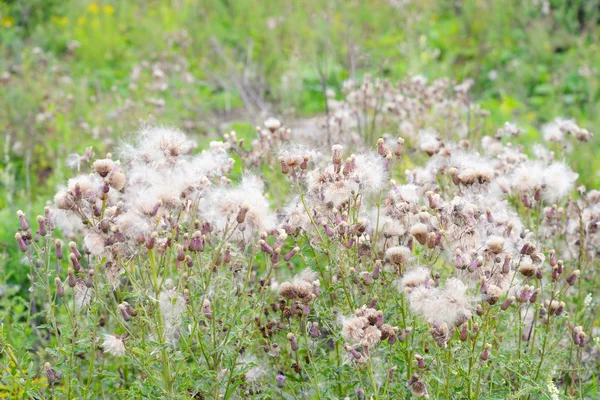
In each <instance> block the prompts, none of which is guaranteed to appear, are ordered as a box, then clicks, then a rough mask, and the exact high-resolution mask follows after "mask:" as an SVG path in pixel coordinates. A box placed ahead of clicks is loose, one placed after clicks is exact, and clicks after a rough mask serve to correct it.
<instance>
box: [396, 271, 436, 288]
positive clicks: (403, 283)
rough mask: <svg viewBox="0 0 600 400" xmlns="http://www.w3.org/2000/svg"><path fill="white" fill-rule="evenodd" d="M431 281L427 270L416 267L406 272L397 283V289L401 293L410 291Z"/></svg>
mask: <svg viewBox="0 0 600 400" xmlns="http://www.w3.org/2000/svg"><path fill="white" fill-rule="evenodd" d="M430 279H431V273H430V272H429V270H428V269H427V268H424V267H417V268H414V269H411V270H410V271H408V272H406V273H405V274H404V276H403V277H402V279H400V281H399V282H398V289H399V290H400V291H402V292H406V291H410V289H412V288H415V287H417V286H421V285H424V284H425V285H426V283H427V282H428V281H429V280H430Z"/></svg>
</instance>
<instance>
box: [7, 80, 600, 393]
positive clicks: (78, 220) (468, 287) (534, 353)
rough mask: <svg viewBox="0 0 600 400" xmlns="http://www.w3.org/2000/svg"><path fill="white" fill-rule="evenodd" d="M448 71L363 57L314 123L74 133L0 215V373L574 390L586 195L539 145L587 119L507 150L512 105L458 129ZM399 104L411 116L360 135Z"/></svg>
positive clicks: (53, 388) (579, 360) (560, 141)
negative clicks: (13, 277)
mask: <svg viewBox="0 0 600 400" xmlns="http://www.w3.org/2000/svg"><path fill="white" fill-rule="evenodd" d="M349 87H350V86H349ZM450 88H452V90H451V92H452V95H451V96H450V97H449V98H447V97H445V95H446V93H447V91H448V90H449V89H450ZM467 91H468V84H464V83H463V84H460V85H455V86H451V85H450V83H449V81H447V80H442V81H436V82H434V83H432V84H431V85H427V84H426V83H425V82H423V81H422V79H421V78H415V79H412V80H411V81H410V82H408V83H401V84H399V85H398V86H394V85H389V84H387V83H383V82H375V83H373V82H371V81H368V80H367V81H365V82H364V83H363V84H362V85H361V86H360V88H358V89H352V90H350V89H348V92H347V97H346V99H345V100H344V101H343V104H342V105H339V109H338V110H346V111H344V112H342V113H341V114H339V113H338V114H336V113H334V117H332V118H338V120H337V122H338V125H337V126H338V127H342V128H340V129H339V130H338V131H336V135H334V136H332V137H333V138H335V139H336V140H337V143H335V144H332V145H331V146H329V145H327V146H324V145H322V146H321V147H311V141H305V140H303V138H305V136H304V135H303V134H302V132H300V133H298V134H296V133H295V132H294V130H293V129H289V128H287V127H285V126H284V124H283V123H282V122H280V121H279V120H275V119H269V120H268V121H266V122H265V126H264V127H259V128H257V139H256V140H254V141H252V142H251V143H244V142H243V141H242V140H240V139H238V138H237V135H236V134H235V133H231V134H228V135H226V136H225V137H224V140H223V141H215V142H212V143H210V145H209V146H208V148H205V149H202V150H201V151H197V150H196V149H197V146H196V144H195V142H194V141H193V140H191V139H190V138H188V137H187V136H186V135H185V134H183V133H182V132H180V131H177V130H174V129H167V128H160V127H156V128H147V129H143V130H142V131H141V132H139V134H138V135H137V137H136V139H135V140H134V141H133V142H131V143H129V144H125V145H123V146H121V148H120V149H119V151H116V152H113V153H112V154H107V155H105V156H103V157H101V158H94V157H93V155H92V154H91V150H90V151H89V152H88V155H89V157H86V158H85V159H81V160H80V161H81V166H80V170H81V175H78V176H75V177H73V178H71V179H69V180H68V182H67V183H66V186H65V187H64V188H62V189H61V190H59V191H58V193H57V194H56V196H55V197H54V200H53V201H52V202H49V203H48V206H47V207H46V208H45V209H44V210H43V211H42V212H41V214H40V215H39V216H37V217H35V218H33V217H32V216H29V215H26V214H24V213H23V212H19V213H18V215H17V218H16V220H15V221H16V222H15V229H16V233H15V241H16V245H17V246H18V247H19V248H20V250H21V251H22V252H23V256H24V262H25V264H26V265H27V266H28V268H29V269H30V273H29V278H30V280H31V289H30V291H29V294H28V295H29V298H28V310H29V314H28V315H29V317H28V321H27V324H28V325H29V326H30V327H31V328H32V332H34V334H35V348H32V349H27V351H26V352H25V353H26V354H25V355H24V354H23V352H21V351H18V350H19V349H15V348H14V346H12V345H11V340H10V337H9V336H7V335H6V334H3V335H2V342H1V348H0V349H1V350H2V352H3V353H4V354H5V355H7V360H8V361H7V362H6V363H4V369H5V371H6V373H5V376H4V378H3V380H4V382H7V383H9V387H11V388H14V392H13V393H15V396H16V395H17V393H21V394H26V395H27V396H29V397H33V398H54V397H57V398H98V397H102V396H112V395H113V394H114V395H127V396H133V397H134V398H201V399H208V398H214V399H218V398H224V399H230V398H265V399H267V398H269V399H270V398H296V399H299V398H307V399H308V398H310V399H312V398H315V399H328V398H337V399H345V398H355V397H356V398H359V399H366V398H369V399H395V398H418V397H423V398H430V397H431V398H446V399H451V398H453V399H464V398H467V399H479V398H515V399H517V398H523V399H524V398H543V397H551V398H561V396H566V397H573V398H591V397H592V396H593V393H594V392H593V390H594V388H595V385H596V382H595V380H596V379H597V378H596V377H597V376H598V372H599V371H598V362H597V361H598V360H597V358H598V353H597V346H596V344H595V343H594V341H593V340H592V336H593V335H594V327H595V325H596V324H597V317H596V314H597V310H596V305H595V303H594V297H593V294H591V295H589V294H588V291H590V290H593V287H594V285H595V284H596V283H597V280H596V278H595V275H596V271H595V269H596V267H595V266H596V260H595V256H596V253H597V243H598V241H599V239H598V237H597V236H598V235H599V232H598V226H599V224H600V208H599V207H600V206H599V204H600V194H599V192H598V191H594V190H589V191H588V190H587V189H586V188H584V187H581V186H580V187H578V188H577V189H575V187H576V184H577V178H578V175H577V174H576V173H575V172H573V171H572V170H571V168H570V167H569V164H568V162H567V161H561V160H560V159H558V158H557V156H558V155H559V153H558V151H560V152H561V153H560V155H561V156H563V155H564V156H565V157H566V156H568V154H569V153H568V151H567V149H568V148H569V147H574V146H578V145H580V143H582V142H585V141H587V140H589V139H590V137H591V134H590V133H589V132H588V131H587V130H585V129H583V128H579V127H578V126H577V125H575V123H574V122H573V121H570V122H568V123H566V122H565V121H564V120H557V121H556V122H555V123H554V124H555V125H556V126H552V127H547V128H546V130H547V131H548V130H554V131H556V130H558V131H560V132H561V133H562V134H557V133H556V132H554V131H553V132H554V133H553V134H548V135H544V136H545V137H546V139H548V140H549V142H548V143H549V146H545V145H543V144H538V145H536V146H535V148H534V149H533V151H532V152H527V151H526V150H527V149H525V148H523V147H521V146H518V145H516V144H512V143H511V140H515V139H518V135H519V134H520V132H521V130H520V129H519V128H518V127H516V126H514V125H512V124H506V125H504V126H503V127H501V128H500V129H498V131H496V132H494V133H493V134H492V135H491V136H482V135H481V134H480V131H481V130H482V129H483V126H482V125H479V124H478V123H476V122H474V121H475V119H473V115H475V114H477V115H478V116H481V117H483V116H485V112H483V111H482V110H480V109H479V107H477V106H474V105H472V104H471V103H470V100H469V98H468V95H467V94H466V93H467ZM426 99H437V100H436V101H437V102H438V103H439V104H440V106H439V107H438V106H435V105H433V102H432V101H426ZM445 100H447V101H445ZM367 104H368V107H367V106H366V105H367ZM419 104H428V105H429V106H428V107H425V108H423V107H421V105H419ZM442 105H443V107H442ZM365 107H367V108H368V109H369V110H371V111H370V112H372V114H368V113H369V112H367V111H365V110H366V109H367V108H365ZM334 109H335V106H334ZM409 110H410V111H409ZM475 110H478V111H477V112H475ZM367 115H369V118H371V119H370V121H371V122H372V124H373V125H372V126H373V128H372V130H369V131H367V132H368V134H367V135H364V134H361V130H362V129H363V128H360V127H361V126H362V127H364V124H363V122H364V120H363V119H362V118H364V117H365V116H367ZM357 116H358V117H357ZM407 116H408V117H407ZM356 118H359V121H362V122H360V123H357V124H355V123H354V122H352V121H353V120H356ZM398 118H400V119H405V120H407V121H408V120H411V118H412V120H411V121H413V122H415V123H416V121H419V125H416V124H415V123H412V122H411V124H412V127H413V128H414V129H415V130H416V132H414V134H410V135H405V136H402V137H400V136H398V135H391V134H383V135H381V137H379V138H377V140H375V137H374V136H373V135H374V134H375V132H377V131H379V130H380V129H381V127H382V126H384V127H385V126H388V125H389V124H393V123H392V122H393V121H396V122H397V120H398ZM434 120H435V121H436V122H435V123H431V124H430V122H431V121H434ZM442 120H447V121H449V123H450V122H451V123H450V125H449V128H448V129H447V131H444V132H441V131H439V127H440V126H441V125H440V122H441V121H442ZM394 123H395V122H394ZM361 124H362V125H361ZM427 125H429V126H427ZM328 126H329V127H332V126H335V124H334V123H333V121H330V123H329V124H328ZM459 127H462V128H459ZM406 129H408V128H407V126H406V125H405V126H404V128H403V129H401V130H402V131H403V132H404V131H406ZM321 132H322V131H321ZM322 133H323V132H322ZM312 143H314V141H312ZM552 146H554V147H555V148H556V149H555V150H552ZM557 149H558V151H557ZM530 154H532V155H530ZM234 157H235V158H237V160H236V159H234ZM565 159H566V158H565ZM236 162H241V163H242V164H243V165H244V166H245V167H246V168H248V170H246V171H244V172H243V173H242V174H239V173H237V172H236V169H235V168H234V166H235V163H236ZM251 168H252V169H254V172H251V171H250V169H251ZM266 168H269V169H271V170H272V171H277V174H278V175H277V176H278V178H277V179H276V180H273V179H271V180H270V181H269V184H268V185H265V183H263V181H262V180H261V178H260V171H261V169H263V170H264V169H266ZM275 185H277V186H283V187H285V191H284V192H285V193H286V195H285V198H273V197H272V196H270V193H271V192H273V191H274V189H275ZM16 354H17V355H16ZM24 360H32V361H33V362H32V363H31V364H30V365H29V366H26V365H24ZM25 370H27V378H23V377H22V374H23V371H25ZM109 393H110V395H109Z"/></svg>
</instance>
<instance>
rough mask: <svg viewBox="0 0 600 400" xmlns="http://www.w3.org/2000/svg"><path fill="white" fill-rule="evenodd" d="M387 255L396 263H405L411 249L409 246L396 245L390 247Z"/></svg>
mask: <svg viewBox="0 0 600 400" xmlns="http://www.w3.org/2000/svg"><path fill="white" fill-rule="evenodd" d="M385 256H386V258H387V259H388V260H390V261H391V262H392V263H394V264H396V265H404V264H406V263H407V262H408V260H409V258H410V256H411V251H410V249H409V248H408V247H404V246H395V247H390V248H388V249H387V250H386V252H385Z"/></svg>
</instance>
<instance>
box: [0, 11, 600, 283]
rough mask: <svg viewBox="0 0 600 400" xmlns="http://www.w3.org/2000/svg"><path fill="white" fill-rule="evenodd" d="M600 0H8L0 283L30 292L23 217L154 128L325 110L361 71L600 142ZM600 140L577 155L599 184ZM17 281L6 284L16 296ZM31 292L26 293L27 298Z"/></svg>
mask: <svg viewBox="0 0 600 400" xmlns="http://www.w3.org/2000/svg"><path fill="white" fill-rule="evenodd" d="M599 27H600V1H598V0H463V1H459V0H456V1H442V0H438V1H432V0H419V1H417V0H364V1H355V0H328V1H323V0H277V1H275V0H273V1H271V0H269V1H257V0H179V1H166V0H152V1H150V0H127V1H116V0H114V1H109V0H106V1H93V2H92V1H82V0H23V1H19V0H12V1H6V0H4V1H2V2H0V46H1V47H0V93H1V94H0V142H1V143H2V146H0V150H1V154H0V176H1V184H0V185H1V186H0V277H1V282H0V283H1V284H2V288H3V291H4V290H5V288H10V287H14V288H15V290H19V284H22V283H23V282H25V277H26V273H27V271H26V270H25V269H24V268H23V267H22V265H21V263H20V255H19V254H18V253H17V249H16V246H15V244H14V238H13V235H14V229H15V227H16V223H17V220H16V218H15V212H16V210H17V209H19V208H23V209H24V211H25V212H26V214H28V215H33V214H32V213H33V212H35V211H36V210H40V209H41V208H42V207H43V205H44V203H45V202H46V201H48V200H49V199H51V198H52V194H53V193H54V192H55V191H56V188H57V187H58V186H59V185H60V183H62V182H64V181H65V180H66V178H67V177H68V176H70V174H71V173H72V171H71V169H72V168H75V169H76V167H77V166H76V165H72V163H71V165H69V162H68V161H69V160H72V159H73V158H72V157H71V158H70V157H69V155H70V154H73V153H78V154H82V153H84V151H85V149H86V148H87V147H89V146H93V149H94V151H95V153H96V154H97V155H102V154H104V153H106V152H107V151H112V150H113V149H114V148H115V146H116V145H117V144H118V143H119V141H120V140H126V139H127V137H129V136H130V135H132V134H134V133H135V131H136V129H138V128H139V127H140V126H141V125H144V124H161V125H169V126H176V127H179V128H181V129H182V130H184V131H185V132H186V133H188V134H190V135H192V136H194V137H195V138H196V139H197V140H198V141H199V142H200V143H206V142H208V141H209V140H210V139H211V138H214V137H218V136H219V135H222V134H223V133H224V132H227V131H229V130H236V132H237V134H238V136H241V137H245V136H247V137H251V135H252V134H253V133H254V126H255V125H256V124H257V123H258V122H260V121H262V120H264V119H265V118H266V117H269V116H277V117H278V118H280V119H282V120H284V121H285V122H286V124H287V125H291V126H293V125H294V124H295V123H299V124H301V123H303V121H310V120H311V118H313V117H315V116H318V115H321V114H323V113H324V112H325V105H326V102H325V93H326V92H331V91H333V93H334V95H335V96H338V97H339V96H341V94H340V93H341V89H342V87H343V83H344V81H346V80H348V79H354V80H360V79H362V77H363V76H364V75H365V74H371V76H373V77H378V78H385V79H389V80H391V81H396V80H400V79H403V78H404V77H406V76H410V75H417V74H421V75H424V76H426V77H427V78H429V79H434V78H438V77H442V76H447V77H451V78H453V79H456V80H457V81H464V80H466V79H472V80H473V81H474V86H473V89H472V95H473V99H474V101H475V102H477V103H479V104H481V105H482V106H483V107H484V108H485V109H487V110H489V111H490V112H491V116H490V118H488V119H487V122H486V124H487V125H486V129H488V130H490V131H493V130H494V129H497V128H498V127H500V126H501V125H502V124H504V122H506V121H512V122H515V123H517V124H518V125H519V126H521V127H523V128H524V129H525V134H524V135H523V137H521V138H519V139H518V140H519V141H521V142H527V141H529V142H531V141H537V140H538V139H539V135H540V133H539V132H540V127H541V126H542V125H543V124H544V123H546V122H549V121H551V120H552V119H554V118H555V117H559V116H560V117H566V118H573V119H575V120H576V121H577V122H578V123H579V124H580V126H582V127H585V128H587V129H588V130H590V131H591V132H595V133H597V129H596V127H597V126H598V124H597V122H598V120H599V119H600V116H599V114H600V113H599V112H600V108H599V101H600V96H599V76H598V68H600V51H599V48H598V45H599ZM597 149H598V142H597V139H594V140H592V141H591V142H589V143H587V144H586V145H585V146H582V147H581V148H580V149H578V150H577V151H578V154H577V156H576V157H574V159H575V161H574V163H575V165H573V168H574V169H576V170H577V171H578V172H579V174H580V175H581V176H582V179H583V182H585V184H586V185H588V186H589V187H594V188H596V187H597V184H598V181H599V178H598V175H597V173H596V171H597V170H598V167H599V166H600V161H599V160H598V157H597V155H598V151H597ZM11 285H12V286H11ZM22 289H23V288H22V286H21V290H22Z"/></svg>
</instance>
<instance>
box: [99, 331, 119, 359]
mask: <svg viewBox="0 0 600 400" xmlns="http://www.w3.org/2000/svg"><path fill="white" fill-rule="evenodd" d="M101 346H102V349H103V350H104V352H105V353H109V354H110V355H112V356H115V357H120V356H122V355H124V354H125V344H124V343H123V340H122V339H121V337H119V336H115V335H109V334H105V335H104V342H103V343H102V345H101Z"/></svg>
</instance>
